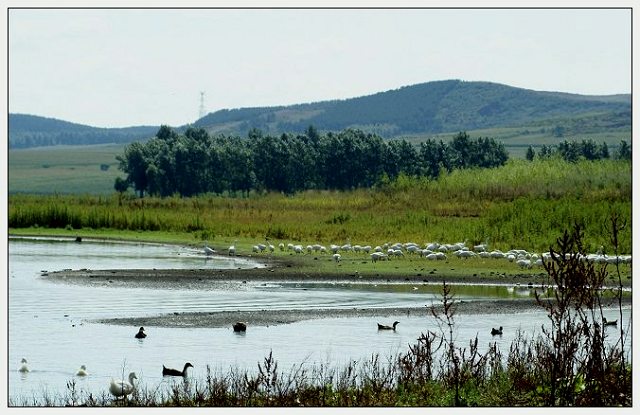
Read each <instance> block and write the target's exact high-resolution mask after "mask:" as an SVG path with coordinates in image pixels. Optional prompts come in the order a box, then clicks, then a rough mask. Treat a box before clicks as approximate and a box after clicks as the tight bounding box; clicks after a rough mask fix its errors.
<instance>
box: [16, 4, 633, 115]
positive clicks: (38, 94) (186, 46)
mask: <svg viewBox="0 0 640 415" xmlns="http://www.w3.org/2000/svg"><path fill="white" fill-rule="evenodd" d="M40 3H42V2H40ZM609 4H613V3H609ZM631 40H632V28H631V10H629V9H603V8H598V9H531V8H529V9H504V8H502V9H495V8H480V9H433V8H429V9H425V8H422V9H419V8H410V9H393V8H385V9H372V8H359V9H335V8H334V9H317V8H316V9H285V10H283V9H274V8H270V9H255V8H254V9H158V8H155V9H148V8H147V9H104V8H103V9H17V8H10V9H9V13H8V43H7V44H8V65H7V68H8V106H9V108H8V110H9V112H11V113H23V114H34V115H40V116H45V117H50V118H57V119H62V120H66V121H71V122H75V123H80V124H87V125H91V126H96V127H126V126H133V125H161V124H166V125H170V126H180V125H184V124H188V123H192V122H194V121H196V120H197V119H198V118H199V113H200V106H201V92H204V100H203V102H202V103H203V104H204V109H205V112H206V113H208V112H214V111H217V110H220V109H231V108H243V107H258V106H274V105H289V104H297V103H306V102H316V101H323V100H331V99H345V98H352V97H358V96H363V95H370V94H374V93H376V92H381V91H387V90H391V89H397V88H400V87H402V86H406V85H412V84H417V83H423V82H429V81H437V80H445V79H461V80H464V81H489V82H496V83H501V84H506V85H511V86H515V87H521V88H527V89H533V90H544V91H561V92H569V93H577V94H589V95H608V94H619V93H631V89H632V84H631V73H632V60H631V58H632V53H631V45H632V43H631Z"/></svg>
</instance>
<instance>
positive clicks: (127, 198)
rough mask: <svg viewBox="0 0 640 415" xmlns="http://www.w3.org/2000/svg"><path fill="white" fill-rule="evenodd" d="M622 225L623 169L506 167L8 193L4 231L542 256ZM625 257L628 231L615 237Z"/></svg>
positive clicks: (625, 211)
mask: <svg viewBox="0 0 640 415" xmlns="http://www.w3.org/2000/svg"><path fill="white" fill-rule="evenodd" d="M611 212H618V213H620V215H622V217H623V218H624V219H625V220H628V221H630V218H631V163H629V162H624V161H616V160H602V161H584V160H583V161H578V162H576V163H567V162H564V161H562V160H559V159H545V160H534V161H533V162H527V161H525V160H510V161H509V162H508V163H507V164H506V165H505V166H503V167H500V168H496V169H465V170H455V171H453V172H451V173H449V174H445V173H442V174H441V175H440V176H439V178H438V179H434V180H432V179H429V178H427V177H423V178H411V177H409V176H406V175H403V174H400V175H399V176H398V177H397V178H396V179H395V180H388V181H386V182H383V183H380V184H379V185H378V186H376V187H375V188H372V189H356V190H353V191H326V190H323V191H319V190H310V191H305V192H300V193H298V194H296V195H295V196H287V195H283V194H281V193H273V192H272V193H259V192H250V193H249V195H248V196H246V197H228V196H215V195H203V196H199V197H193V198H181V197H177V196H172V197H167V198H155V197H151V198H144V199H139V198H135V197H133V196H132V195H130V194H129V195H120V196H118V195H112V196H107V197H105V196H80V195H75V196H72V195H66V196H64V195H51V196H32V195H31V196H30V195H10V196H9V218H8V219H9V227H10V228H29V227H35V226H38V227H41V228H61V229H64V228H65V227H68V228H69V229H75V230H82V229H87V228H91V229H103V228H107V229H114V230H132V231H164V232H176V233H187V234H190V235H192V238H193V240H194V241H200V240H205V239H208V240H214V239H215V238H227V239H229V238H230V239H231V240H233V238H238V237H240V238H242V237H246V238H253V239H256V238H258V239H260V240H264V237H265V236H269V237H271V238H272V239H280V240H290V241H300V242H303V243H327V244H328V243H343V242H346V241H347V240H348V239H350V240H351V241H352V242H353V243H361V242H366V243H370V244H378V243H384V242H388V241H389V240H390V239H392V240H394V241H397V240H400V241H416V242H419V243H423V242H427V241H440V242H454V241H464V240H468V242H469V243H470V244H471V243H481V242H485V241H486V240H488V241H489V242H490V244H491V247H492V249H504V250H508V249H512V248H516V247H522V248H524V249H527V250H537V251H538V252H544V251H546V250H548V245H549V235H554V234H558V233H560V232H561V231H562V229H564V228H565V227H566V224H567V223H572V222H579V223H580V224H581V225H582V226H583V228H584V230H585V244H586V245H587V247H588V248H589V250H590V251H591V252H595V251H596V250H598V248H599V247H600V246H601V245H605V242H606V237H605V235H606V234H607V232H606V228H605V225H604V224H605V219H606V218H607V217H608V216H609V215H610V213H611ZM620 247H621V249H622V252H623V253H630V252H631V230H630V229H629V228H627V229H625V230H624V231H623V232H622V233H621V235H620Z"/></svg>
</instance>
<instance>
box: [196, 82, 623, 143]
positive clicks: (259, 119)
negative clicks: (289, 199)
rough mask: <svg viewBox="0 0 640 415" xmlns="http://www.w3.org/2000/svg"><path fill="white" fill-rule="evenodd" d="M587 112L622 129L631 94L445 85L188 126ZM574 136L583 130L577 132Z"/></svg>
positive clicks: (268, 127) (408, 130)
mask: <svg viewBox="0 0 640 415" xmlns="http://www.w3.org/2000/svg"><path fill="white" fill-rule="evenodd" d="M587 115H588V116H589V117H591V118H594V117H595V119H593V120H591V121H592V122H593V124H594V125H600V126H602V124H607V121H606V120H609V119H612V118H615V119H616V121H615V123H613V124H614V125H612V126H611V128H614V129H626V130H629V131H630V128H631V96H630V95H628V94H625V95H608V96H586V95H577V94H567V93H558V92H539V91H532V90H528V89H522V88H514V87H510V86H507V85H501V84H495V83H489V82H464V81H458V80H449V81H437V82H428V83H423V84H418V85H411V86H405V87H402V88H399V89H395V90H391V91H386V92H380V93H377V94H373V95H369V96H364V97H359V98H352V99H346V100H337V101H324V102H318V103H310V104H300V105H291V106H286V107H284V106H281V107H263V108H241V109H234V110H221V111H217V112H215V113H211V114H209V115H207V116H205V117H203V118H201V119H200V120H198V121H197V122H196V123H195V125H196V126H199V127H203V128H205V129H207V130H209V131H211V132H226V133H236V134H241V135H244V134H246V133H247V132H248V131H249V130H250V129H252V128H257V129H260V130H262V131H264V132H267V133H272V134H278V133H281V132H285V131H289V132H296V131H303V130H304V129H306V128H307V127H308V126H309V125H313V126H315V127H316V128H317V129H318V130H321V131H339V130H343V129H345V128H349V127H354V128H360V129H362V130H365V131H367V132H374V133H377V134H379V135H381V136H383V137H385V138H392V137H398V136H403V135H425V134H426V135H434V134H440V133H447V132H456V131H472V130H481V129H490V128H506V127H521V126H526V125H540V124H541V123H543V122H544V121H545V120H554V122H556V123H558V122H560V123H562V124H564V123H567V122H568V120H570V119H573V118H576V117H579V118H585V116H587ZM600 119H603V120H605V121H601V120H600ZM587 130H588V129H587ZM563 131H565V132H568V130H566V129H565V130H563ZM581 132H582V133H585V132H590V131H584V128H583V131H581Z"/></svg>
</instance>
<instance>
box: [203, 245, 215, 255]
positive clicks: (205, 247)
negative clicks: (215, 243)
mask: <svg viewBox="0 0 640 415" xmlns="http://www.w3.org/2000/svg"><path fill="white" fill-rule="evenodd" d="M204 253H205V255H213V254H215V253H216V251H215V250H213V249H211V248H209V247H208V246H207V245H205V246H204Z"/></svg>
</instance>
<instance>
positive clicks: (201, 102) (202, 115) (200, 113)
mask: <svg viewBox="0 0 640 415" xmlns="http://www.w3.org/2000/svg"><path fill="white" fill-rule="evenodd" d="M205 115H207V114H206V111H205V109H204V91H200V112H199V114H198V119H200V118H202V117H204V116H205Z"/></svg>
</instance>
